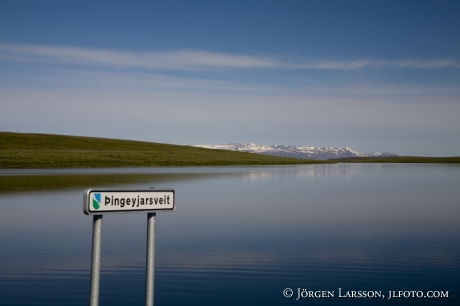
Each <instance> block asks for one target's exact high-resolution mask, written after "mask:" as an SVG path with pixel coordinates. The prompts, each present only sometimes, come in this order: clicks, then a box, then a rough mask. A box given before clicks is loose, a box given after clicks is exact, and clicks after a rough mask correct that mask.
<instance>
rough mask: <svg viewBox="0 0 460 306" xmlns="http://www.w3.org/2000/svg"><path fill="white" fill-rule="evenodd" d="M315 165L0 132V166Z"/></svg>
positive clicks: (121, 142) (231, 153)
mask: <svg viewBox="0 0 460 306" xmlns="http://www.w3.org/2000/svg"><path fill="white" fill-rule="evenodd" d="M317 163H325V162H324V161H314V160H308V159H297V158H287V157H277V156H269V155H261V154H253V153H244V152H235V151H228V150H214V149H204V148H196V147H191V146H180V145H171V144H161V143H151V142H142V141H131V140H118V139H107V138H95V137H79V136H64V135H50V134H26V133H10V132H0V169H12V168H23V169H36V168H106V167H108V168H111V167H155V166H231V165H235V166H236V165H295V164H317ZM326 163H327V162H326Z"/></svg>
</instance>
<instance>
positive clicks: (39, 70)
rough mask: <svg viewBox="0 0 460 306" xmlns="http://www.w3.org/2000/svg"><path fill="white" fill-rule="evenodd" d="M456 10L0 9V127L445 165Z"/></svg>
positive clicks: (25, 4) (63, 4) (449, 5)
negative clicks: (437, 159) (320, 149)
mask: <svg viewBox="0 0 460 306" xmlns="http://www.w3.org/2000/svg"><path fill="white" fill-rule="evenodd" d="M458 16H460V2H458V1H250V0H248V1H46V0H45V1H21V0H15V1H8V0H7V1H2V3H1V9H0V130H1V131H12V132H29V133H32V132H33V133H53V134H67V135H82V136H96V137H110V138H120V139H135V140H144V141H153V142H164V143H174V144H223V143H231V142H241V143H243V142H244V143H246V142H252V143H261V144H286V145H301V146H350V147H352V148H353V149H355V150H357V151H360V152H365V153H367V152H374V151H388V152H393V153H397V154H400V155H426V156H449V155H460V120H459V119H458V118H459V115H460V86H459V85H460V18H458Z"/></svg>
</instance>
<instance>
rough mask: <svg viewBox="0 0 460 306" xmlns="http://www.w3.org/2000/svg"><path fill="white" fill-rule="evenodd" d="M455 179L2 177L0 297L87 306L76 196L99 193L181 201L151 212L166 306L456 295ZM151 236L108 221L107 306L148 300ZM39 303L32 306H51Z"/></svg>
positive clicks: (272, 170) (379, 172)
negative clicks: (315, 295)
mask: <svg viewBox="0 0 460 306" xmlns="http://www.w3.org/2000/svg"><path fill="white" fill-rule="evenodd" d="M459 178H460V168H459V167H457V166H450V167H446V166H439V165H387V164H364V165H357V164H355V165H347V164H338V165H311V166H292V167H291V166H281V167H241V168H238V167H215V168H214V167H209V168H206V167H197V168H145V169H139V170H138V169H103V170H100V171H94V170H91V171H90V170H84V169H83V170H51V171H48V170H34V171H28V170H27V171H26V170H20V171H15V170H8V171H4V170H2V171H1V172H0V183H1V186H2V187H1V188H0V205H1V207H2V213H1V214H0V233H1V234H0V245H2V250H1V251H0V254H1V256H2V260H1V261H0V286H1V288H4V289H0V290H1V291H4V292H5V290H8V294H6V295H4V296H3V297H2V295H1V294H0V304H2V305H4V304H18V305H27V304H31V301H32V300H31V299H28V298H26V297H24V296H23V295H22V294H21V292H22V291H23V290H24V289H26V286H30V285H31V284H34V286H35V288H36V290H40V292H42V293H40V296H43V295H44V296H45V297H46V296H47V295H48V296H53V297H56V298H57V300H56V301H57V302H56V303H55V304H56V305H58V304H65V302H64V301H66V299H68V297H69V296H73V297H74V298H75V303H76V304H79V303H80V304H81V301H85V303H86V301H87V298H88V290H89V269H90V266H89V263H90V255H91V254H90V253H91V230H92V227H91V226H92V218H91V217H89V216H85V215H83V212H82V205H83V204H82V202H83V190H84V189H85V188H88V187H96V186H97V187H111V188H120V187H121V188H128V189H129V188H148V187H151V186H155V187H158V188H161V187H172V188H174V189H175V190H176V198H177V199H176V206H177V208H176V211H174V212H168V213H158V214H157V228H156V233H157V240H156V254H157V258H156V275H157V276H156V286H157V287H156V288H160V289H161V290H162V291H161V292H160V291H159V292H157V293H156V295H158V299H159V301H164V304H177V305H180V304H187V302H189V303H190V301H192V302H191V303H192V304H193V303H196V304H212V303H213V302H214V303H216V302H217V301H218V300H219V298H218V297H219V296H220V297H221V298H222V297H225V298H226V301H227V302H228V304H229V305H231V304H245V303H246V304H257V303H259V302H261V303H262V304H264V305H265V304H273V305H278V304H280V303H281V304H282V303H288V302H293V301H289V300H286V299H284V298H283V297H282V296H281V291H282V289H284V288H285V287H289V286H292V287H295V286H307V285H309V286H311V287H312V286H314V287H316V288H318V290H329V288H334V287H337V286H354V287H355V288H356V290H359V289H361V290H362V288H367V287H366V286H369V284H372V285H373V288H375V289H376V290H384V289H386V288H390V287H391V288H393V290H409V289H412V290H415V289H420V290H424V289H423V288H431V289H432V287H433V286H435V287H436V288H435V289H436V290H451V291H453V292H456V294H457V296H458V294H460V292H458V290H459V285H460V283H459V281H458V279H457V278H458V277H457V275H458V272H460V259H459V258H460V244H459V242H460V234H459V233H460V222H459V221H460V207H459V206H458V198H460V197H459V196H460V190H459V189H458V188H457V185H458V182H459V181H460V180H459ZM145 239H146V215H145V214H128V215H107V216H104V219H103V249H102V257H103V261H102V275H103V277H102V283H101V286H102V287H101V290H102V291H101V294H102V295H103V296H104V301H105V303H109V302H110V303H111V304H117V303H118V304H120V305H122V304H123V302H125V303H126V302H128V301H129V302H133V301H136V300H137V299H140V300H142V298H143V290H144V289H143V286H144V285H143V283H142V282H143V278H144V277H145V275H144V268H145V266H144V265H145ZM128 280H129V282H131V283H132V284H133V286H134V284H138V285H137V287H138V286H140V288H137V287H136V286H134V287H132V286H130V285H126V284H125V283H124V282H125V281H128ZM66 282H68V283H67V285H66ZM190 282H193V283H194V284H195V285H191V284H190ZM123 284H124V285H123ZM139 284H140V285H139ZM177 284H180V285H181V286H182V287H181V288H177ZM243 284H246V285H247V286H250V287H251V288H253V289H252V291H251V290H249V289H248V288H246V289H245V287H244V286H243V287H241V286H242V285H243ZM167 285H169V287H168V286H167ZM228 286H234V287H235V286H236V287H235V288H239V289H238V290H239V291H235V290H236V289H231V290H230V289H225V288H227V287H228ZM53 288H59V290H60V292H61V293H59V294H57V293H56V292H55V290H54V289H53ZM136 288H137V289H136ZM312 288H313V287H312ZM408 288H409V289H408ZM352 289H353V288H352ZM114 290H115V291H114ZM65 292H67V296H66V294H65ZM251 292H252V293H253V295H251ZM173 293H174V296H175V297H174V298H171V295H172V294H173ZM37 294H38V293H37ZM45 297H42V298H38V300H37V299H35V300H34V301H36V302H37V304H38V305H48V304H49V300H48V299H46V298H45ZM255 297H257V299H256V298H255ZM59 299H61V300H59ZM12 301H14V303H13V302H12ZM59 301H61V303H59ZM101 301H102V297H101ZM193 301H194V302H193ZM454 301H457V302H458V298H457V299H456V298H455V297H453V298H450V299H449V300H444V301H437V302H438V303H441V304H446V303H452V304H454ZM322 302H323V303H331V304H334V303H332V302H334V301H333V300H332V301H330V302H324V301H322ZM335 302H337V301H335ZM365 302H366V301H364V303H365ZM408 302H420V301H407V300H406V301H404V304H406V303H408ZM141 303H142V302H141ZM221 303H222V301H221ZM340 303H341V304H343V302H342V301H340ZM369 303H370V302H369ZM51 304H52V303H51ZM223 304H225V302H224V303H223ZM370 304H371V303H370Z"/></svg>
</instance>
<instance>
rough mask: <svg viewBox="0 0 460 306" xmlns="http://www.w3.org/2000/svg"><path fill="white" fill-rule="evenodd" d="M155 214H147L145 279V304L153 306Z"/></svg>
mask: <svg viewBox="0 0 460 306" xmlns="http://www.w3.org/2000/svg"><path fill="white" fill-rule="evenodd" d="M155 216H156V213H148V215H147V270H146V279H145V305H146V306H153V293H154V286H153V285H154V275H155V273H154V272H155Z"/></svg>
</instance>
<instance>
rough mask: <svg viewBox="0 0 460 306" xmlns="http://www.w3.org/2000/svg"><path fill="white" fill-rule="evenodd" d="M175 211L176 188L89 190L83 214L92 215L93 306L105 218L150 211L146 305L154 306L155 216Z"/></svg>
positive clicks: (148, 219)
mask: <svg viewBox="0 0 460 306" xmlns="http://www.w3.org/2000/svg"><path fill="white" fill-rule="evenodd" d="M174 209H175V193H174V190H173V189H163V190H159V189H148V190H109V189H88V190H86V191H85V194H84V197H83V212H84V213H85V214H86V215H93V244H92V255H91V289H90V302H89V303H90V306H97V305H99V284H100V269H101V240H102V238H101V236H102V235H101V234H102V215H103V214H113V213H126V212H130V213H133V212H137V213H140V212H143V213H145V212H147V213H148V214H147V251H146V278H145V305H146V306H153V293H154V275H155V217H156V212H158V211H172V210H174Z"/></svg>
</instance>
